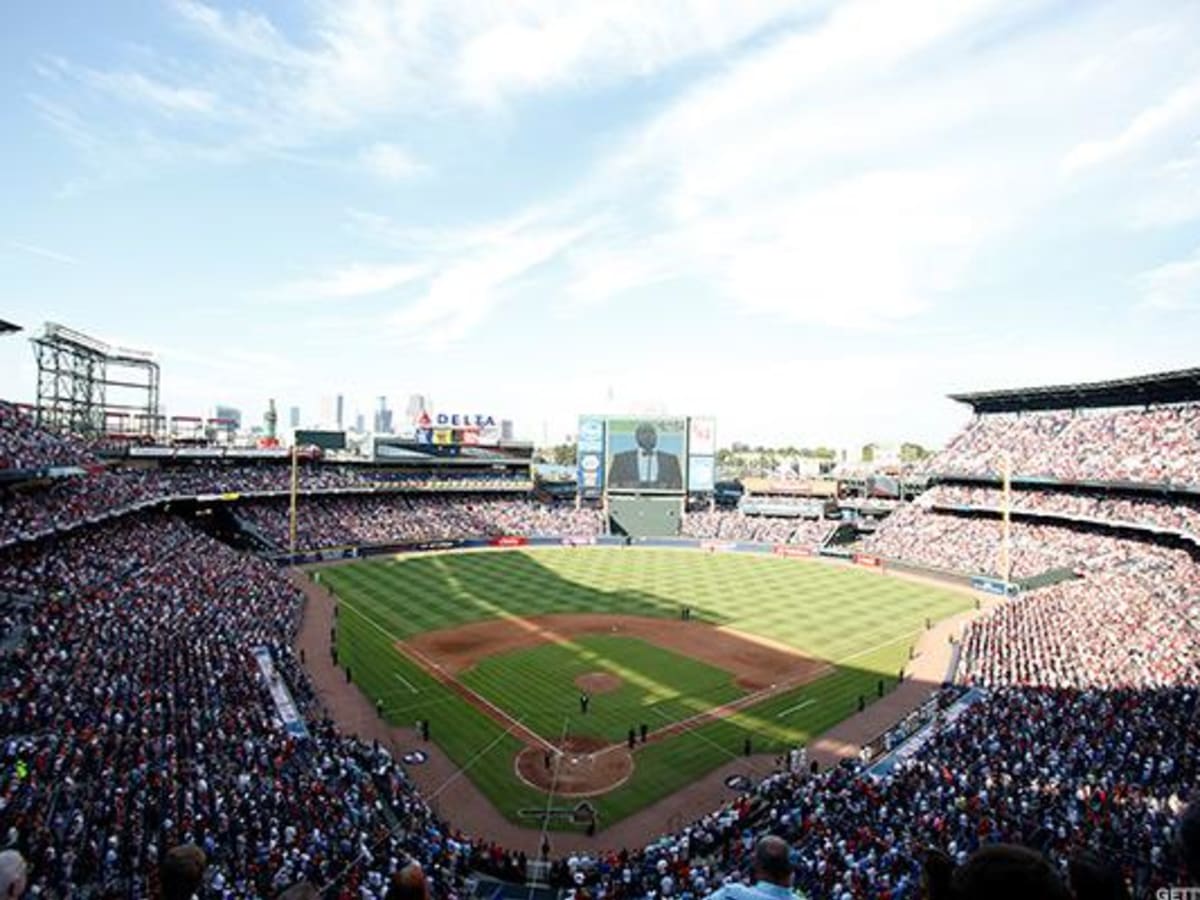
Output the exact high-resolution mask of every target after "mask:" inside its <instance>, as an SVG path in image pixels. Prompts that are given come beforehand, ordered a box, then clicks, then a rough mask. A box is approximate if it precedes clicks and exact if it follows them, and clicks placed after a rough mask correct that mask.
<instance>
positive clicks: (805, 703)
mask: <svg viewBox="0 0 1200 900" xmlns="http://www.w3.org/2000/svg"><path fill="white" fill-rule="evenodd" d="M816 702H817V701H816V700H801V701H800V702H799V703H797V704H796V705H795V706H789V707H788V708H787V709H785V710H784V711H783V712H779V713H776V714H775V718H777V719H782V718H783V717H784V716H786V715H787V714H788V713H794V712H795V711H796V710H798V709H804V707H806V706H812V705H813V704H814V703H816Z"/></svg>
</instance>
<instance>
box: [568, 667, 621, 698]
mask: <svg viewBox="0 0 1200 900" xmlns="http://www.w3.org/2000/svg"><path fill="white" fill-rule="evenodd" d="M623 683H624V682H622V681H621V679H620V678H619V677H618V676H616V675H613V674H612V673H611V672H585V673H584V674H582V675H579V676H577V677H576V678H575V687H577V688H579V689H580V690H581V691H586V692H587V693H589V694H611V693H612V692H613V691H615V690H616V689H617V688H619V687H620V686H621V685H622V684H623Z"/></svg>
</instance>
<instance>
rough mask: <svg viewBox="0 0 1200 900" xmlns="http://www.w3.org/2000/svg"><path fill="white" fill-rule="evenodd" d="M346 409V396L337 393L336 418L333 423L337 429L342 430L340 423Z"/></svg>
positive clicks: (342, 420)
mask: <svg viewBox="0 0 1200 900" xmlns="http://www.w3.org/2000/svg"><path fill="white" fill-rule="evenodd" d="M345 411H346V398H345V397H343V396H342V395H341V394H338V395H337V419H336V420H335V422H334V424H336V425H337V429H338V431H341V430H342V423H343V422H344V421H345V419H344V414H345Z"/></svg>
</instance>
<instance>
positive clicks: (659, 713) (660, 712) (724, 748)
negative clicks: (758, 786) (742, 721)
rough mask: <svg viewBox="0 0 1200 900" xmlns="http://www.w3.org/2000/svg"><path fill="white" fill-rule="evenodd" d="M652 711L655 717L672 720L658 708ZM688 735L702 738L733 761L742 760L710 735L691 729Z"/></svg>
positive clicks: (653, 708) (688, 730) (651, 708)
mask: <svg viewBox="0 0 1200 900" xmlns="http://www.w3.org/2000/svg"><path fill="white" fill-rule="evenodd" d="M650 711H651V712H653V713H654V714H655V715H658V716H661V717H662V718H664V719H670V718H671V716H670V715H669V714H668V713H665V712H663V711H662V710H661V709H659V708H658V707H657V706H652V707H650ZM687 733H688V734H691V735H692V736H693V737H698V738H700V740H702V741H704V742H705V743H706V744H708V745H709V746H712V747H716V748H717V749H718V750H720V751H721V752H722V753H724V754H725V755H726V756H728V757H730V758H731V759H741V757H740V756H738V755H737V754H736V753H734V752H733V751H732V750H730V749H729V748H728V747H722V746H721V745H720V744H718V743H717V742H716V741H714V740H713V739H712V738H710V737H709V736H708V735H706V734H704V733H703V732H701V731H699V730H697V729H694V728H689V729H687Z"/></svg>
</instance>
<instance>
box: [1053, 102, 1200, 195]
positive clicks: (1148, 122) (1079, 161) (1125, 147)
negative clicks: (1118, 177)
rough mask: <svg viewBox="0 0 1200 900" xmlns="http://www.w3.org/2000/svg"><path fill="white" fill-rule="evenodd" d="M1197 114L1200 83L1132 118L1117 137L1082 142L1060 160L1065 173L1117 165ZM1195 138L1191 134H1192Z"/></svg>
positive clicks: (1199, 110)
mask: <svg viewBox="0 0 1200 900" xmlns="http://www.w3.org/2000/svg"><path fill="white" fill-rule="evenodd" d="M1198 113H1200V79H1195V80H1192V81H1188V82H1185V83H1184V84H1181V85H1179V86H1178V87H1176V88H1175V89H1174V90H1172V91H1171V92H1170V93H1169V94H1168V95H1167V96H1166V98H1165V99H1163V100H1161V101H1159V102H1157V103H1154V104H1153V105H1151V106H1149V107H1147V108H1146V109H1144V110H1142V111H1141V112H1139V113H1138V114H1137V115H1136V116H1134V118H1133V120H1132V121H1130V122H1129V124H1128V125H1126V126H1125V128H1123V129H1122V130H1121V131H1120V133H1118V134H1116V135H1114V136H1113V137H1111V138H1105V139H1101V140H1092V141H1085V142H1084V143H1081V144H1079V145H1077V146H1075V147H1072V148H1071V150H1070V152H1069V153H1067V155H1066V156H1065V157H1063V161H1062V167H1063V170H1064V171H1065V172H1068V173H1071V172H1079V171H1081V170H1084V169H1088V168H1091V167H1093V166H1099V165H1103V164H1105V163H1111V162H1116V161H1119V160H1120V159H1122V158H1124V157H1127V156H1129V155H1130V154H1132V153H1135V152H1137V151H1138V150H1141V149H1143V148H1144V147H1146V146H1147V145H1150V144H1152V143H1153V142H1155V141H1157V140H1160V139H1162V138H1163V137H1164V136H1169V135H1170V134H1171V133H1172V132H1173V131H1174V130H1175V129H1176V127H1177V126H1179V125H1190V124H1192V123H1194V122H1195V120H1196V116H1197V114H1198ZM1192 134H1193V135H1194V131H1193V132H1192Z"/></svg>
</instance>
